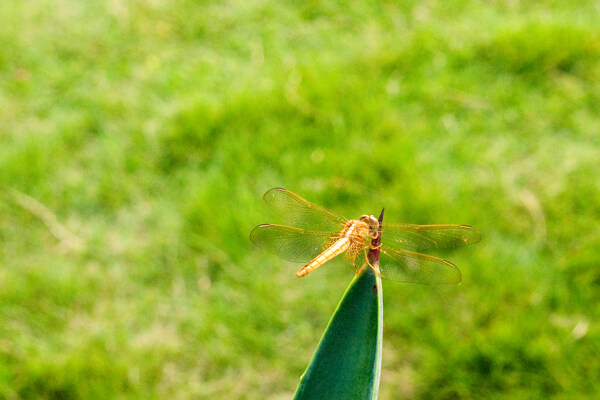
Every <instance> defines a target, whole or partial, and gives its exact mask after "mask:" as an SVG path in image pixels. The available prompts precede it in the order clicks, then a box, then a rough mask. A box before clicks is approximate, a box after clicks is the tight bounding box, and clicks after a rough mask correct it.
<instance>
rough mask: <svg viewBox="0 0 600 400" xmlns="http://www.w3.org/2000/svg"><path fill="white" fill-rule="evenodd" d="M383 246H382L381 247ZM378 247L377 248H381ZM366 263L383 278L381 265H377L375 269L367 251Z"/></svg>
mask: <svg viewBox="0 0 600 400" xmlns="http://www.w3.org/2000/svg"><path fill="white" fill-rule="evenodd" d="M379 246H381V245H379ZM379 246H377V248H378V247H379ZM365 261H366V262H367V264H369V267H371V268H373V271H375V273H376V274H377V275H379V276H381V271H380V270H379V264H378V265H377V267H375V266H374V265H373V264H371V263H370V262H369V255H368V253H367V252H366V251H365Z"/></svg>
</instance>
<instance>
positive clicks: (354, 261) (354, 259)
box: [352, 254, 358, 275]
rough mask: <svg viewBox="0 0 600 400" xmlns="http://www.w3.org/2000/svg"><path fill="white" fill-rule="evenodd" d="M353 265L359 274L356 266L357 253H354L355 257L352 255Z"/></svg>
mask: <svg viewBox="0 0 600 400" xmlns="http://www.w3.org/2000/svg"><path fill="white" fill-rule="evenodd" d="M352 266H353V267H354V271H355V272H356V275H358V267H357V266H356V254H355V255H354V257H352Z"/></svg>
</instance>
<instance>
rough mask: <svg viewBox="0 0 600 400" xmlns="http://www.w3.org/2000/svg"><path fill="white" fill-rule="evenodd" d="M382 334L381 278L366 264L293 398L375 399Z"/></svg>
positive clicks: (332, 320)
mask: <svg viewBox="0 0 600 400" xmlns="http://www.w3.org/2000/svg"><path fill="white" fill-rule="evenodd" d="M382 330H383V302H382V293H381V279H380V278H379V276H376V274H375V273H374V272H373V270H372V269H371V268H370V267H369V266H365V267H364V268H363V269H362V271H361V272H360V274H358V275H357V276H356V277H355V278H354V279H353V280H352V282H350V285H349V286H348V289H346V293H345V294H344V296H343V297H342V300H341V301H340V304H339V305H338V307H337V309H336V310H335V313H334V314H333V317H332V318H331V321H329V325H328V326H327V329H326V330H325V333H324V334H323V337H322V338H321V342H320V343H319V347H318V348H317V351H316V352H315V355H314V356H313V359H312V361H311V362H310V364H309V366H308V368H307V369H306V372H305V373H304V375H302V377H301V378H300V384H299V385H298V389H297V390H296V395H295V396H294V399H311V400H314V399H328V400H336V399H343V400H349V399H376V398H377V392H378V389H379V377H380V371H381V341H382Z"/></svg>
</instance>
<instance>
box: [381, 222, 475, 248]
mask: <svg viewBox="0 0 600 400" xmlns="http://www.w3.org/2000/svg"><path fill="white" fill-rule="evenodd" d="M381 230H382V234H381V237H382V240H383V242H384V243H386V244H387V245H389V246H393V247H408V248H410V249H414V250H425V249H453V248H456V247H462V246H466V245H469V244H473V243H477V242H479V241H480V240H481V233H479V231H478V230H477V229H475V228H473V227H471V226H467V225H410V224H386V223H384V224H383V226H382V229H381Z"/></svg>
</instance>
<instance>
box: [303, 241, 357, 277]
mask: <svg viewBox="0 0 600 400" xmlns="http://www.w3.org/2000/svg"><path fill="white" fill-rule="evenodd" d="M348 247H350V239H348V238H347V237H342V238H340V240H338V241H336V242H335V243H334V244H333V245H331V246H330V247H328V248H327V249H326V250H325V251H323V252H322V253H321V254H319V255H318V256H316V257H315V258H314V259H313V260H312V261H311V262H309V263H308V264H306V265H305V266H304V267H303V268H302V269H301V270H300V271H298V272H296V276H298V277H301V276H304V275H306V274H308V273H309V272H312V271H314V270H315V269H317V268H319V267H320V266H321V265H323V264H325V263H326V262H327V261H329V260H331V259H332V258H334V257H336V256H339V255H340V254H342V253H343V252H345V251H346V250H348Z"/></svg>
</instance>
